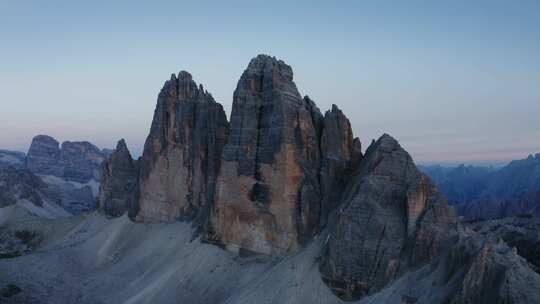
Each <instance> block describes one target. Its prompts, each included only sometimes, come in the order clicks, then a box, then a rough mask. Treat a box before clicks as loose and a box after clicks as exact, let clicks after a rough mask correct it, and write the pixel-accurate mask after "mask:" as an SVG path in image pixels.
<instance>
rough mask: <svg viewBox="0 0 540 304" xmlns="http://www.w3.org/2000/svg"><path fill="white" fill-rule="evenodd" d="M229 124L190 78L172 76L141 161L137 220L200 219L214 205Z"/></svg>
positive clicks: (163, 92)
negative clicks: (215, 189) (216, 183)
mask: <svg viewBox="0 0 540 304" xmlns="http://www.w3.org/2000/svg"><path fill="white" fill-rule="evenodd" d="M228 126H229V124H228V122H227V117H226V116H225V112H224V111H223V107H222V106H221V104H219V103H217V102H216V101H215V100H214V98H213V97H212V95H211V94H210V93H208V92H207V91H206V90H204V88H203V86H202V85H200V86H197V84H196V83H195V81H193V79H192V76H191V74H189V73H188V72H185V71H182V72H180V73H178V76H176V75H174V74H173V75H172V76H171V78H170V80H169V81H167V82H166V83H165V85H164V86H163V88H162V89H161V92H160V93H159V96H158V101H157V105H156V109H155V112H154V118H153V120H152V126H151V128H150V134H149V135H148V138H147V139H146V143H145V145H144V152H143V155H142V158H141V160H140V163H139V164H140V180H139V185H140V199H139V204H138V206H137V209H138V210H139V212H138V214H137V220H139V221H145V222H151V221H161V222H171V221H175V220H179V219H194V218H198V219H200V218H204V215H205V214H208V212H209V210H210V204H211V202H212V201H213V195H214V191H213V189H214V185H215V181H216V178H217V174H218V170H219V168H220V165H219V164H220V157H221V151H222V149H223V146H224V145H225V142H226V140H227V135H228V130H229V128H228Z"/></svg>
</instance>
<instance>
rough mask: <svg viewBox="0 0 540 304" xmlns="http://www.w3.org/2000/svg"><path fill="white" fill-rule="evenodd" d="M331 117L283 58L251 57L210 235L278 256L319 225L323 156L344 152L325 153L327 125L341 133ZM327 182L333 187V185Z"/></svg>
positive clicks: (230, 244)
mask: <svg viewBox="0 0 540 304" xmlns="http://www.w3.org/2000/svg"><path fill="white" fill-rule="evenodd" d="M334 111H337V110H334ZM331 113H333V112H331ZM332 115H333V114H329V117H328V118H326V119H325V118H323V116H322V115H321V113H320V111H319V109H318V108H317V107H316V106H315V104H314V102H313V101H311V99H309V97H305V98H302V97H301V96H300V94H299V92H298V90H297V88H296V85H295V83H294V82H293V72H292V69H291V67H290V66H288V65H287V64H285V63H284V62H283V61H281V60H277V59H276V58H273V57H269V56H266V55H259V56H257V57H256V58H254V59H253V60H251V62H250V63H249V66H248V68H247V69H246V70H245V71H244V73H243V74H242V77H241V78H240V80H239V82H238V85H237V88H236V90H235V92H234V100H233V109H232V114H231V121H230V123H231V133H230V136H229V140H228V142H227V145H226V146H225V148H224V150H223V155H222V168H221V171H220V174H219V177H218V182H217V189H216V201H215V205H214V208H213V213H212V217H211V231H210V233H209V239H210V240H213V241H216V242H219V243H223V244H224V245H226V246H228V247H229V248H230V249H245V250H249V251H255V252H261V253H266V254H278V255H279V254H283V253H286V252H290V251H295V250H297V249H298V248H299V247H300V246H301V245H302V244H304V243H305V242H307V241H308V240H309V239H310V238H311V237H312V236H313V234H314V233H316V232H317V231H318V230H319V229H320V227H321V220H320V218H321V203H322V195H323V194H322V191H321V184H320V176H319V175H320V168H321V161H322V159H323V158H324V156H323V155H322V153H328V156H329V157H335V158H340V157H342V155H341V154H340V152H339V151H337V150H340V149H341V146H340V147H338V148H336V149H335V150H336V152H335V153H337V155H333V154H332V153H333V152H334V150H333V148H331V147H326V149H325V150H324V151H322V150H321V136H323V134H325V132H324V128H325V124H328V125H329V127H334V129H335V131H336V132H338V129H339V128H340V127H343V126H341V125H340V124H341V122H336V121H337V120H339V119H337V118H334V117H331V116H332ZM333 120H336V121H333ZM334 125H335V126H334ZM338 125H339V126H338ZM345 127H349V129H348V130H347V131H345V137H347V140H348V141H349V143H345V144H344V146H345V147H346V148H347V149H351V147H352V132H351V131H350V126H348V121H347V125H346V126H345ZM328 132H332V130H330V129H329V130H328V131H327V134H329V133H328ZM332 135H338V137H339V136H340V135H341V134H332ZM349 137H350V139H349ZM340 139H341V138H337V139H336V140H337V141H340ZM332 140H333V139H332ZM350 153H351V152H350V151H349V152H347V153H346V154H347V155H346V156H347V157H350ZM325 183H326V184H328V185H327V186H328V188H325V190H328V189H329V188H330V187H331V184H332V182H331V181H329V180H328V181H326V180H325Z"/></svg>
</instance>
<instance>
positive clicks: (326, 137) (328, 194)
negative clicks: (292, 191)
mask: <svg viewBox="0 0 540 304" xmlns="http://www.w3.org/2000/svg"><path fill="white" fill-rule="evenodd" d="M320 145H321V155H322V160H321V170H320V182H321V194H322V208H321V226H325V225H326V221H327V219H328V214H329V213H330V211H332V210H334V209H335V208H336V207H337V206H338V204H339V203H340V202H341V196H342V194H343V190H344V189H345V186H346V185H347V182H348V180H349V178H350V175H351V173H352V172H351V171H352V170H353V168H355V167H356V166H357V165H358V163H359V162H360V160H361V159H362V151H361V149H362V148H361V144H360V140H359V139H358V138H354V139H353V134H352V130H351V124H350V122H349V120H348V119H347V117H346V116H345V115H344V114H343V112H341V110H340V109H339V108H338V107H337V106H336V105H332V109H331V110H329V111H327V112H326V113H325V115H324V128H323V130H322V136H321V144H320Z"/></svg>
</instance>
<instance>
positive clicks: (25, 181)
mask: <svg viewBox="0 0 540 304" xmlns="http://www.w3.org/2000/svg"><path fill="white" fill-rule="evenodd" d="M112 151H113V150H110V149H103V150H100V149H98V148H97V147H96V146H95V145H93V144H91V143H89V142H86V141H81V142H69V141H65V142H63V143H62V144H60V143H59V142H58V141H57V140H56V139H54V138H53V137H51V136H48V135H37V136H35V137H34V138H33V139H32V143H31V145H30V148H29V149H28V153H27V154H25V153H22V152H17V151H9V150H0V181H2V180H5V182H4V183H2V185H1V186H0V190H1V191H2V194H1V197H2V202H0V205H2V204H4V205H10V204H14V205H15V204H18V205H20V207H23V209H25V210H27V211H28V212H30V213H31V214H33V215H40V216H46V217H55V216H58V215H72V214H79V213H81V212H84V211H89V210H93V209H95V208H96V203H97V196H98V191H99V179H100V167H101V163H102V162H103V161H104V160H105V159H106V158H107V157H108V156H109V155H110V154H111V153H112Z"/></svg>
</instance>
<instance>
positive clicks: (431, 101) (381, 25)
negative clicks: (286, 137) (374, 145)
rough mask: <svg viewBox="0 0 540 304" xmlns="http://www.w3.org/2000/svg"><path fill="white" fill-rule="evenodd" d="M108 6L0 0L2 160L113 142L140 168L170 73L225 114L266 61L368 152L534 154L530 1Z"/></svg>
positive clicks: (537, 92) (538, 69) (539, 70)
mask: <svg viewBox="0 0 540 304" xmlns="http://www.w3.org/2000/svg"><path fill="white" fill-rule="evenodd" d="M110 2H113V1H1V0H0V41H1V43H0V106H1V107H0V109H1V110H0V148H4V149H15V150H22V151H25V150H26V149H27V147H28V145H29V143H30V140H31V138H32V136H33V135H35V134H43V133H44V134H50V135H52V136H54V137H56V138H57V139H59V140H88V141H91V142H93V143H95V144H97V145H98V146H100V147H112V146H114V144H115V142H116V140H117V139H119V138H121V137H124V138H125V139H126V140H127V142H128V145H129V147H130V148H131V150H133V154H135V155H138V154H140V152H141V150H142V146H143V144H144V140H145V138H146V135H147V133H148V129H149V127H150V122H151V119H152V114H153V110H154V107H155V103H156V96H157V94H158V92H159V89H160V88H161V86H162V84H163V82H164V81H165V80H166V79H168V78H169V76H170V74H171V73H176V72H178V71H180V70H188V71H190V72H191V73H192V74H193V76H194V78H195V80H196V81H197V82H198V83H203V84H204V86H205V88H206V89H207V90H208V91H210V92H211V93H212V94H213V95H214V97H215V98H216V100H218V101H219V102H221V103H222V104H223V105H224V107H225V109H226V111H227V114H229V112H230V108H231V102H232V93H233V90H234V88H235V86H236V82H237V80H238V78H239V77H240V74H241V73H242V71H243V69H244V68H245V67H246V65H247V63H248V62H249V60H250V59H251V58H252V57H254V56H256V55H257V54H259V53H266V54H270V55H274V56H276V57H278V58H280V59H283V60H284V61H286V62H287V63H289V64H290V65H291V66H292V67H293V69H294V72H295V82H296V84H297V86H298V88H299V90H300V93H301V94H307V95H309V96H310V97H312V99H314V100H315V101H316V102H317V104H318V106H319V108H321V110H322V111H325V110H327V109H328V108H330V105H331V104H332V103H335V104H337V105H338V106H339V107H340V108H342V109H343V111H344V112H345V113H346V114H347V116H348V117H349V119H350V120H351V122H352V125H353V130H354V133H355V135H357V136H359V137H360V138H361V140H362V142H363V144H364V147H366V146H367V145H368V144H369V142H370V141H371V139H372V138H377V137H378V136H380V135H381V134H382V133H384V132H387V133H389V134H391V135H393V136H394V137H396V138H397V139H398V140H399V141H400V142H401V143H402V145H403V146H404V147H405V148H406V149H407V150H408V151H409V152H410V153H411V154H412V155H413V157H414V158H415V160H416V161H417V162H423V163H426V162H429V163H432V162H448V161H450V162H469V163H471V162H472V163H475V162H476V163H477V162H481V161H488V162H499V161H505V160H508V159H513V158H522V157H525V156H526V155H527V154H528V153H533V152H540V114H539V113H540V1H373V2H364V1H324V2H323V1H305V2H302V1H295V3H294V4H293V3H292V1H253V0H252V1H220V2H217V1H216V2H210V1H189V2H181V1H170V2H164V1H144V2H143V1H125V2H120V1H114V4H113V3H110Z"/></svg>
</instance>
